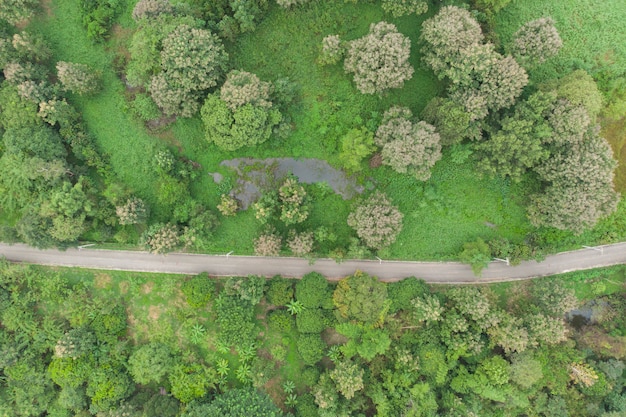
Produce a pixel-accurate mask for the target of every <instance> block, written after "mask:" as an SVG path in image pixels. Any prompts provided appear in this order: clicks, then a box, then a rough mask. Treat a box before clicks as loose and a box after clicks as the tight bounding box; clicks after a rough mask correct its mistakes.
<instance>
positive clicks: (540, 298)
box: [0, 261, 626, 417]
mask: <svg viewBox="0 0 626 417" xmlns="http://www.w3.org/2000/svg"><path fill="white" fill-rule="evenodd" d="M625 283H626V267H624V266H615V267H610V268H604V269H598V270H589V271H584V272H576V273H571V274H565V275H562V276H554V277H547V278H540V279H536V280H532V281H524V282H515V283H506V284H495V285H478V286H462V287H449V286H428V285H426V284H425V283H424V282H423V281H421V280H419V279H416V278H407V279H405V280H403V281H400V282H396V283H391V284H385V283H382V282H379V281H378V279H377V278H376V277H371V276H368V275H366V274H363V273H361V272H358V271H357V272H355V274H354V275H351V276H349V277H346V278H344V279H342V280H340V281H338V282H336V283H329V282H327V281H326V279H325V278H324V277H323V276H321V275H319V274H317V273H310V274H308V275H306V276H304V277H303V278H302V279H301V280H290V279H284V278H281V277H280V276H276V277H273V278H271V279H265V278H262V277H257V276H248V277H228V278H219V279H217V278H212V277H209V276H208V275H207V274H199V275H197V276H180V275H166V274H148V273H129V272H120V271H92V270H84V269H78V268H45V267H39V266H31V265H19V264H9V263H7V262H6V261H0V295H1V297H0V307H1V308H0V320H1V322H2V326H1V327H0V351H2V353H3V354H2V361H0V374H1V375H2V378H1V379H0V387H1V388H0V413H2V414H3V415H11V416H64V417H65V416H89V415H96V416H126V417H153V416H157V415H158V416H163V417H176V416H181V417H192V416H203V417H206V416H216V417H217V416H221V417H224V416H244V415H251V414H250V413H252V415H254V416H255V417H263V416H267V417H269V416H273V417H277V416H288V415H295V416H303V417H313V416H341V415H377V416H398V415H415V416H457V415H463V416H470V415H480V416H485V417H487V416H504V415H506V416H528V415H534V416H572V417H577V416H580V417H583V416H585V417H586V416H599V417H614V416H619V415H623V413H624V412H625V411H626V391H625V390H626V388H625V387H626V374H625V373H624V370H625V368H626V365H625V364H624V358H625V357H626V323H625V322H624V320H625V317H624V315H623V311H624V309H625V308H626V306H625V305H624V300H625V298H624V296H625V294H626V292H625V290H626V288H625V286H624V285H625ZM572 310H575V311H573V312H572ZM426 335H427V337H425V336H426Z"/></svg>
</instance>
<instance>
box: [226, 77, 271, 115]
mask: <svg viewBox="0 0 626 417" xmlns="http://www.w3.org/2000/svg"><path fill="white" fill-rule="evenodd" d="M271 91H272V84H271V83H268V82H264V81H261V80H260V79H259V77H257V76H256V75H255V74H252V73H249V72H246V71H237V70H233V71H231V72H229V73H228V75H227V76H226V81H224V84H223V85H222V88H221V89H220V98H221V99H222V100H224V102H226V104H227V105H228V107H229V108H230V109H231V110H233V111H235V110H236V109H237V108H238V107H241V106H243V105H244V104H248V103H250V104H252V105H254V106H259V107H266V108H269V107H272V102H271V101H269V98H270V92H271Z"/></svg>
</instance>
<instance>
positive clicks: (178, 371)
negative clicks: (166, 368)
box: [169, 363, 217, 403]
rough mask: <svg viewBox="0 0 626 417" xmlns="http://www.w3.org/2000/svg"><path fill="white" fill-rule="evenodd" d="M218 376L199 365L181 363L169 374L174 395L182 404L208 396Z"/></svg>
mask: <svg viewBox="0 0 626 417" xmlns="http://www.w3.org/2000/svg"><path fill="white" fill-rule="evenodd" d="M216 376H217V375H216V374H215V372H214V371H213V370H212V369H207V368H205V367H203V366H202V365H200V364H199V363H190V364H187V363H179V364H178V365H175V366H174V368H173V369H172V372H171V373H170V374H169V382H170V384H171V385H172V395H173V396H174V397H175V398H176V399H178V400H179V401H180V402H183V403H189V402H191V401H193V400H197V399H199V398H202V397H204V396H205V395H206V393H207V390H208V388H209V387H212V386H214V385H215V380H216Z"/></svg>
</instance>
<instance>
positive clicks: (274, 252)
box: [254, 233, 283, 256]
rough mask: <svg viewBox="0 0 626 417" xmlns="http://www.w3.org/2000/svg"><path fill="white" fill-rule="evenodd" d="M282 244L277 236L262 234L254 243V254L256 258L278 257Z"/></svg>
mask: <svg viewBox="0 0 626 417" xmlns="http://www.w3.org/2000/svg"><path fill="white" fill-rule="evenodd" d="M282 243H283V241H282V239H281V237H280V236H278V235H275V234H272V233H266V234H262V235H261V236H259V237H258V238H257V239H256V240H255V241H254V254H255V255H257V256H278V255H280V248H281V246H282Z"/></svg>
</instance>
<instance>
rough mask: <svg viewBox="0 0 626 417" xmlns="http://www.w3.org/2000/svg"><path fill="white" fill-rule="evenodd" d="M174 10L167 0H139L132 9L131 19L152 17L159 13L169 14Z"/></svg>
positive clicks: (136, 20) (137, 19)
mask: <svg viewBox="0 0 626 417" xmlns="http://www.w3.org/2000/svg"><path fill="white" fill-rule="evenodd" d="M173 11H174V9H173V8H172V5H171V4H170V2H169V1H168V0H139V1H138V2H137V4H135V8H134V9H133V15H132V16H133V19H134V20H135V22H138V21H139V20H141V19H153V18H155V17H157V16H159V15H160V14H171V13H172V12H173Z"/></svg>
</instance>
